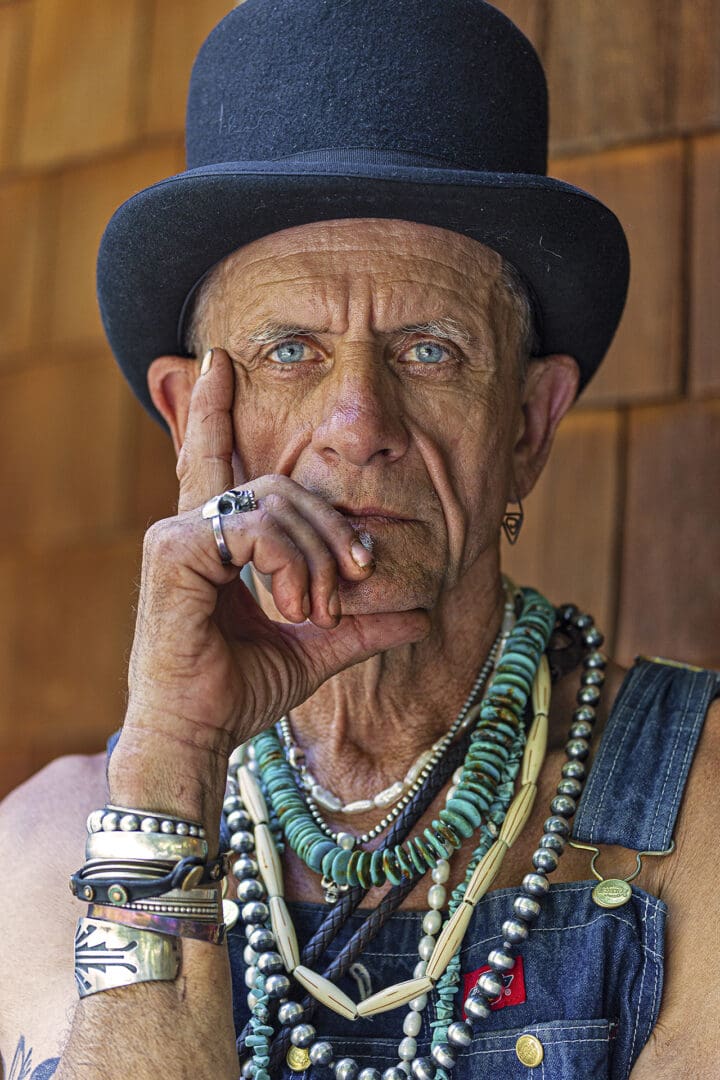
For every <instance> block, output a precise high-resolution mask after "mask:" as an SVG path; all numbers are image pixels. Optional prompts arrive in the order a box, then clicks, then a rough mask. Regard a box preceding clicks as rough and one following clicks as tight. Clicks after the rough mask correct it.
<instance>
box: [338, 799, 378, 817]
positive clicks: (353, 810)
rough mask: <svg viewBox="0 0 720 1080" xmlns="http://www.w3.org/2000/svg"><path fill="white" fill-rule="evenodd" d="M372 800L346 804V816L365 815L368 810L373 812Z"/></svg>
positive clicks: (344, 811)
mask: <svg viewBox="0 0 720 1080" xmlns="http://www.w3.org/2000/svg"><path fill="white" fill-rule="evenodd" d="M372 808H373V802H372V799H359V800H358V801H357V802H349V803H345V806H344V807H343V813H345V814H363V813H365V812H366V811H368V810H372Z"/></svg>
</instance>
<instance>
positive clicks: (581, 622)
mask: <svg viewBox="0 0 720 1080" xmlns="http://www.w3.org/2000/svg"><path fill="white" fill-rule="evenodd" d="M573 622H574V624H575V626H577V628H578V630H589V629H590V627H591V626H594V625H595V620H594V619H593V617H592V615H589V614H588V613H587V612H583V613H582V614H580V613H578V614H577V615H576V616H575V618H574V619H573Z"/></svg>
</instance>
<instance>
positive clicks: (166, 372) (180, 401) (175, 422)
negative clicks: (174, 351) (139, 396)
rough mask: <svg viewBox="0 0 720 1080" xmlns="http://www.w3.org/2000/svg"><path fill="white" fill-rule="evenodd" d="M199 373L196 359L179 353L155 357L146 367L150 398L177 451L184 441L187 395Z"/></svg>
mask: <svg viewBox="0 0 720 1080" xmlns="http://www.w3.org/2000/svg"><path fill="white" fill-rule="evenodd" d="M199 372H200V363H199V361H197V360H187V359H183V357H182V356H158V357H157V359H155V360H153V362H152V364H151V365H150V367H149V368H148V373H147V382H148V389H149V391H150V397H151V398H152V402H153V405H154V406H155V408H156V409H157V411H158V412H159V413H160V415H161V416H162V418H163V420H164V421H165V423H166V424H167V426H168V427H169V428H170V434H171V435H172V441H173V446H174V447H175V453H176V454H179V453H180V448H181V446H182V444H183V442H184V440H185V429H186V428H187V421H188V412H189V409H190V397H191V395H192V391H193V386H194V385H195V383H196V381H197V378H198V374H199Z"/></svg>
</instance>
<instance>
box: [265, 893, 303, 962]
mask: <svg viewBox="0 0 720 1080" xmlns="http://www.w3.org/2000/svg"><path fill="white" fill-rule="evenodd" d="M268 904H269V905H270V921H271V922H272V932H273V934H274V935H275V944H276V945H277V951H278V952H279V953H280V957H281V959H282V962H283V965H284V967H285V970H286V971H290V972H292V971H294V970H295V968H296V967H297V966H298V964H299V963H300V949H299V948H298V941H297V935H296V934H295V927H294V926H293V924H292V919H291V918H290V912H289V911H288V909H287V905H286V903H285V901H284V900H283V899H282V897H281V896H271V897H270V898H269V899H268Z"/></svg>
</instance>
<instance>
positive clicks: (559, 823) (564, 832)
mask: <svg viewBox="0 0 720 1080" xmlns="http://www.w3.org/2000/svg"><path fill="white" fill-rule="evenodd" d="M543 832H546V833H548V832H554V833H557V834H558V836H564V837H566V838H567V837H568V836H569V835H570V826H569V825H568V823H567V821H566V820H565V818H562V817H556V816H553V817H549V818H545V822H544V824H543Z"/></svg>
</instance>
